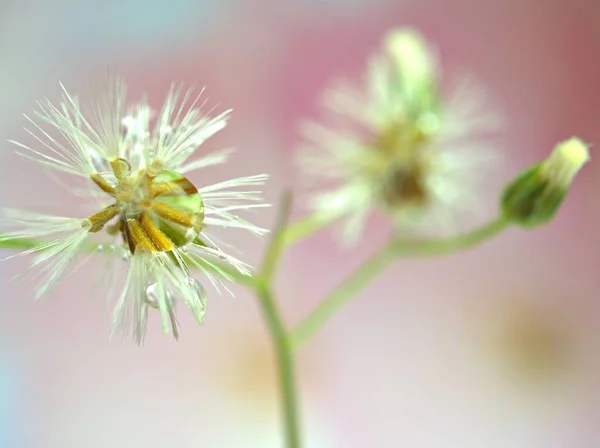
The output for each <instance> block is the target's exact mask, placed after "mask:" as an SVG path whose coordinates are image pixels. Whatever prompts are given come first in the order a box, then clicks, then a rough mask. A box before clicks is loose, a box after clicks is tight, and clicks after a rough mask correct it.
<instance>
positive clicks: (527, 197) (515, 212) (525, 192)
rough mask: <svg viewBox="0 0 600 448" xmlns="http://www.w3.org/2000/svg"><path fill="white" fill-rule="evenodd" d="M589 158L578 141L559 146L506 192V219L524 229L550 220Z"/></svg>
mask: <svg viewBox="0 0 600 448" xmlns="http://www.w3.org/2000/svg"><path fill="white" fill-rule="evenodd" d="M589 158H590V157H589V152H588V148H587V146H586V145H585V144H584V143H583V142H582V141H581V140H579V139H577V138H571V139H569V140H567V141H564V142H562V143H559V144H558V145H556V146H555V148H554V151H552V154H551V155H550V157H548V158H547V159H546V160H544V161H542V162H540V163H538V164H537V165H535V166H534V167H533V168H530V169H528V170H527V171H525V172H523V173H521V174H519V176H517V178H516V179H515V180H514V181H513V182H511V183H510V184H509V185H508V186H507V187H506V188H505V189H504V193H503V195H502V211H503V213H504V217H505V218H506V219H507V220H509V221H511V222H513V223H515V224H518V225H520V226H523V227H537V226H540V225H542V224H545V223H547V222H548V221H550V220H551V219H552V218H553V217H554V215H556V212H557V211H558V209H559V208H560V205H561V204H562V202H563V200H564V198H565V196H566V194H567V191H568V189H569V186H570V185H571V183H572V182H573V179H574V178H575V175H576V174H577V172H578V171H579V170H580V169H581V167H582V166H583V165H584V164H585V163H586V162H587V161H588V160H589Z"/></svg>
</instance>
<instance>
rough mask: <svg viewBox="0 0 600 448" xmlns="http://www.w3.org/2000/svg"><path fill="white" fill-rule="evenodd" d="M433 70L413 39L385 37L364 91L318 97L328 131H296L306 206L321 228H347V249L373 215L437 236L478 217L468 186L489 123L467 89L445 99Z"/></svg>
mask: <svg viewBox="0 0 600 448" xmlns="http://www.w3.org/2000/svg"><path fill="white" fill-rule="evenodd" d="M436 61H437V58H436V56H435V53H434V50H433V49H431V48H430V47H429V46H428V45H427V44H426V41H425V39H424V38H423V37H421V36H420V35H419V34H418V33H417V32H416V31H414V30H412V29H397V30H392V31H391V32H389V33H388V34H387V35H386V36H385V38H384V39H383V43H382V50H381V51H380V52H378V53H377V54H375V55H374V56H372V57H371V58H370V60H369V65H368V70H367V76H366V78H367V79H366V82H365V85H364V86H354V85H351V84H349V83H348V82H345V83H339V84H337V85H334V87H333V88H331V89H330V90H328V91H327V92H326V94H325V95H324V98H325V101H326V103H325V106H326V107H327V109H328V111H331V112H334V113H335V114H336V115H334V116H333V117H331V118H332V120H331V121H332V122H333V121H334V120H335V126H331V127H327V126H324V125H320V124H315V123H306V124H304V126H303V128H302V131H303V133H304V135H305V137H306V140H307V143H305V144H304V145H303V146H302V147H301V148H300V151H299V157H298V158H299V162H300V166H301V168H302V170H303V171H304V173H305V174H306V177H307V178H308V180H309V182H310V188H311V194H310V197H309V204H310V206H311V208H313V209H314V210H315V211H316V213H317V214H318V218H321V219H322V220H324V221H335V220H337V219H344V220H345V223H346V224H345V228H344V229H343V230H342V234H343V235H344V238H343V239H344V240H345V241H346V242H349V243H352V242H354V241H356V240H357V239H358V237H359V236H360V234H361V231H362V229H363V227H364V224H365V221H366V219H367V218H368V216H369V215H370V214H371V212H372V211H373V210H374V209H379V210H382V211H383V212H384V213H386V214H387V215H388V216H389V217H390V218H391V219H392V221H393V223H394V224H395V226H396V227H398V228H402V230H403V231H406V230H407V228H410V229H414V228H416V227H420V228H424V227H426V226H427V227H430V228H434V227H438V230H439V227H444V229H443V231H444V232H445V231H447V230H452V231H455V230H456V229H455V227H456V226H455V223H454V222H453V221H454V219H455V216H453V215H454V214H455V213H457V212H458V213H460V212H463V213H464V212H468V211H471V210H473V209H474V208H476V204H477V202H478V201H477V198H476V196H477V194H476V193H477V186H475V181H478V180H480V178H481V177H483V174H482V173H483V172H484V171H485V170H482V168H483V167H484V166H485V164H486V163H487V162H488V161H489V160H491V159H493V157H487V156H488V155H489V154H490V151H489V150H488V149H489V148H488V145H487V144H486V143H485V142H484V141H482V138H481V137H483V138H485V137H486V135H485V134H487V133H488V132H489V131H492V130H493V131H495V130H497V127H496V126H495V125H496V124H497V122H496V121H495V120H494V119H492V118H490V116H491V115H493V114H490V112H489V110H487V109H486V107H485V97H484V96H483V95H482V89H480V88H479V87H478V86H477V85H476V84H475V83H473V82H472V81H471V80H468V82H467V80H466V79H463V80H461V82H460V83H458V84H457V86H456V88H455V89H453V91H452V92H451V94H450V95H448V96H446V95H443V94H442V89H441V86H440V82H439V69H438V66H437V62H436ZM494 118H495V117H494ZM491 123H493V124H494V126H490V124H491Z"/></svg>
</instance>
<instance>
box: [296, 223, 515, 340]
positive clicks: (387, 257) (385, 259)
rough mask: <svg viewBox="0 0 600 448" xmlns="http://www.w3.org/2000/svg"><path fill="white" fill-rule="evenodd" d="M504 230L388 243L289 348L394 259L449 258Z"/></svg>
mask: <svg viewBox="0 0 600 448" xmlns="http://www.w3.org/2000/svg"><path fill="white" fill-rule="evenodd" d="M507 226H508V223H507V222H506V221H505V220H504V219H503V218H497V219H496V220H494V221H491V222H490V223H488V224H485V225H483V226H481V227H479V228H477V229H475V230H473V231H471V232H468V233H465V234H463V235H460V236H458V237H454V238H444V239H437V240H421V241H403V240H394V241H392V242H390V243H389V244H387V245H386V246H384V247H383V248H382V249H380V250H379V251H377V252H376V253H374V254H373V255H372V256H371V257H370V258H368V259H367V260H366V261H365V262H364V263H363V264H362V265H360V266H359V267H358V268H357V269H356V270H355V271H354V272H353V273H352V274H350V276H349V277H348V278H347V279H346V280H344V281H343V282H342V283H340V284H339V285H338V287H337V288H335V289H334V290H333V291H332V292H331V293H330V294H329V295H328V296H327V297H325V299H323V300H322V301H321V302H320V303H319V305H317V307H316V309H315V310H313V311H312V312H311V313H310V314H309V315H308V316H307V317H306V318H305V319H304V320H303V321H302V322H300V324H299V325H298V326H297V327H296V328H295V329H294V330H293V331H292V333H291V335H290V338H291V343H292V347H294V348H296V347H298V346H299V345H301V344H302V343H303V342H305V341H307V340H308V339H309V338H310V337H311V336H312V335H314V334H315V333H316V332H317V331H319V330H320V329H321V328H322V327H323V326H324V325H325V323H326V322H327V321H328V320H329V319H330V318H331V317H333V316H334V315H335V314H336V313H337V312H338V311H339V310H340V309H341V308H342V307H343V306H344V305H346V304H347V303H348V302H349V301H350V300H351V299H352V298H353V297H354V296H355V295H356V293H358V292H359V291H360V290H362V289H363V288H365V287H366V286H367V285H368V284H369V283H370V282H371V281H372V280H373V279H375V278H376V277H377V276H378V275H379V274H381V273H382V272H383V271H384V270H385V269H386V268H387V267H388V266H389V265H390V264H391V263H392V262H393V261H394V260H396V259H397V258H400V257H417V256H439V255H446V254H450V253H453V252H456V251H459V250H462V249H467V248H469V247H472V246H476V245H478V244H480V243H483V242H484V241H486V240H488V239H490V238H492V237H494V236H496V235H497V234H498V233H500V232H501V231H502V230H504V229H505V228H506V227H507Z"/></svg>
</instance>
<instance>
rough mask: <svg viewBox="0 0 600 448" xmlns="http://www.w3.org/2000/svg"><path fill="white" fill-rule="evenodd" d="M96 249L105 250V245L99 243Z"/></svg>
mask: <svg viewBox="0 0 600 448" xmlns="http://www.w3.org/2000/svg"><path fill="white" fill-rule="evenodd" d="M96 251H98V252H100V253H102V252H104V245H103V244H98V247H96Z"/></svg>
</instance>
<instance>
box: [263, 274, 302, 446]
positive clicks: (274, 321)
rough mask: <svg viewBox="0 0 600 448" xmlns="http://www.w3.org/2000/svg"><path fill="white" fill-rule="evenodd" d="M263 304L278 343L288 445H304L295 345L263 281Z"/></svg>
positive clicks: (276, 353)
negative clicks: (301, 429)
mask: <svg viewBox="0 0 600 448" xmlns="http://www.w3.org/2000/svg"><path fill="white" fill-rule="evenodd" d="M256 294H257V296H258V298H259V304H260V307H261V310H262V313H263V316H264V318H265V321H266V322H267V326H268V327H269V332H270V334H271V339H272V340H273V345H274V346H275V355H276V358H277V369H278V371H279V387H280V390H281V397H282V400H283V416H284V428H285V439H286V447H287V448H300V424H299V421H300V419H299V415H298V401H297V397H296V386H295V378H294V360H293V353H292V346H291V344H290V341H289V338H288V336H287V332H286V330H285V327H284V326H283V323H282V319H281V316H280V314H279V311H278V310H277V307H276V305H275V299H274V297H273V293H272V291H271V288H270V287H269V286H268V285H267V284H265V283H262V282H260V283H259V284H258V286H257V288H256Z"/></svg>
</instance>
